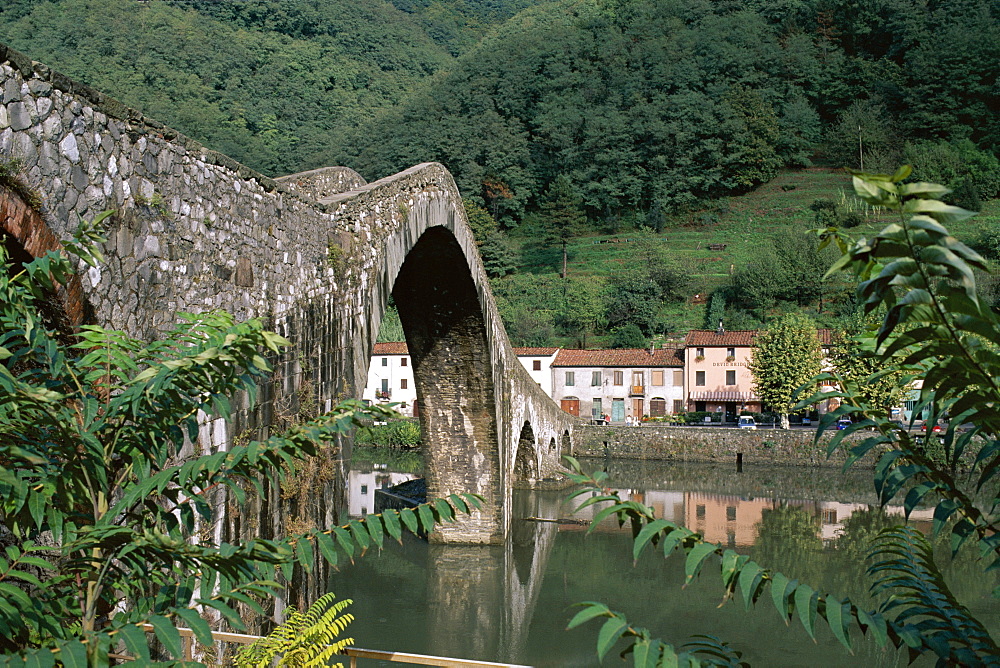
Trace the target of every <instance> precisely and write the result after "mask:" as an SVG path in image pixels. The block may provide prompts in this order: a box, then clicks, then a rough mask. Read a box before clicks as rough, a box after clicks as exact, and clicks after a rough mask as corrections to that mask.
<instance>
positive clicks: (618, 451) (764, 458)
mask: <svg viewBox="0 0 1000 668" xmlns="http://www.w3.org/2000/svg"><path fill="white" fill-rule="evenodd" d="M814 435H815V431H814V430H812V429H758V430H752V429H734V428H729V429H726V428H713V427H670V426H651V425H643V426H641V427H613V426H594V425H583V426H579V427H577V428H576V431H575V432H574V448H573V454H574V455H576V456H578V457H605V456H610V457H614V458H618V459H636V460H676V461H704V462H722V463H727V464H728V463H733V462H735V461H736V454H737V453H742V454H743V461H744V463H747V464H750V463H773V464H795V465H809V466H818V465H822V466H842V465H843V463H844V460H845V458H844V455H843V453H842V451H839V450H838V452H836V453H835V454H834V456H833V457H831V458H827V456H826V446H827V444H828V443H829V441H830V438H831V436H832V432H827V433H826V434H824V435H823V437H822V438H821V439H820V442H819V444H818V445H814V444H813V437H814ZM852 436H853V439H856V440H860V439H861V438H862V437H861V436H858V435H852Z"/></svg>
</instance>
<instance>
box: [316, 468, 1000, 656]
mask: <svg viewBox="0 0 1000 668" xmlns="http://www.w3.org/2000/svg"><path fill="white" fill-rule="evenodd" d="M595 465H600V466H602V467H603V466H607V468H608V470H609V472H610V474H611V476H612V483H613V484H615V485H616V486H619V485H620V487H619V488H618V489H619V492H620V495H621V496H622V498H629V499H632V500H635V501H638V502H641V503H645V504H647V505H650V506H652V507H654V508H655V510H656V513H657V516H659V517H664V518H666V519H671V520H674V521H676V522H679V523H682V524H685V525H686V526H689V527H691V528H693V529H695V530H698V531H701V532H703V533H704V535H705V536H706V537H707V538H708V539H709V540H711V541H713V542H720V543H722V544H723V545H730V546H732V547H734V548H735V549H737V550H738V551H740V552H743V553H746V554H749V555H750V556H751V557H752V558H753V559H754V560H756V561H757V562H758V563H761V564H763V565H765V566H767V567H769V568H773V569H775V570H779V571H781V572H784V573H785V574H786V575H788V576H789V577H792V578H799V579H800V580H802V581H805V582H808V583H810V584H811V585H813V586H814V587H816V588H819V589H823V590H826V591H829V592H831V593H835V594H837V595H839V596H850V597H851V598H852V600H855V601H856V602H859V603H864V602H866V601H868V602H869V603H868V604H869V605H870V607H872V608H874V607H876V606H877V604H878V602H876V601H870V599H869V598H868V591H867V587H868V582H869V581H868V579H867V576H866V575H865V572H864V570H865V555H866V554H867V551H868V545H869V542H870V539H871V537H873V536H874V535H875V534H876V533H877V532H878V530H879V529H880V528H882V527H883V526H886V525H890V524H894V523H897V522H898V521H899V518H896V517H892V515H893V514H894V513H901V508H894V507H890V509H889V512H888V514H887V513H886V512H884V511H882V510H881V509H878V508H873V506H874V503H875V499H874V495H873V492H872V491H871V474H870V473H868V474H864V473H863V472H861V474H860V475H858V476H855V477H852V476H841V475H840V474H839V472H838V471H835V470H831V469H821V470H813V469H802V468H781V467H773V468H768V469H761V468H753V469H747V471H746V473H744V474H741V475H738V476H737V475H734V474H733V473H732V470H731V469H730V468H723V467H715V466H711V465H708V466H706V465H691V464H684V465H667V464H664V463H650V462H643V463H642V465H641V466H636V465H635V463H626V464H618V463H615V462H596V463H595ZM369 468H372V467H369ZM390 469H391V467H389V468H386V469H378V468H374V469H373V470H372V471H370V472H369V474H372V475H375V476H376V478H374V479H367V478H366V480H369V482H368V483H367V484H370V485H380V484H381V483H382V482H383V481H385V476H389V479H392V476H393V475H394V474H392V472H391V470H390ZM366 475H368V474H366ZM379 475H381V476H383V477H382V478H379V477H378V476H379ZM358 480H359V481H360V480H361V478H358ZM369 489H370V490H371V489H373V488H369ZM786 490H787V491H786ZM359 491H360V490H352V499H353V498H355V496H354V495H357V496H358V497H360V496H363V495H360V494H357V492H359ZM565 496H566V494H565V493H540V492H516V494H515V508H514V513H513V516H514V517H515V518H525V517H543V518H551V519H557V518H560V517H564V518H565V517H568V516H569V514H570V512H571V508H569V507H568V506H566V505H565V504H564V503H563V499H564V498H565ZM580 500H581V499H577V501H576V502H575V503H574V506H575V505H576V504H578V503H579V501H580ZM353 508H354V506H353V505H352V510H353ZM596 512H597V509H596V508H594V507H590V508H588V509H586V510H585V511H584V515H586V516H593V514H594V513H596ZM914 516H915V517H918V518H919V519H918V520H917V522H916V524H917V525H918V526H925V525H926V524H927V523H928V521H929V519H930V515H929V511H927V510H918V511H916V513H914ZM586 530H587V527H586V526H580V525H574V524H557V523H555V522H525V521H519V522H516V523H515V525H514V526H513V528H512V534H511V539H510V541H509V542H508V545H506V546H503V547H499V546H474V547H472V546H469V547H457V546H441V545H435V546H429V545H427V544H426V543H422V542H420V541H416V540H412V541H406V544H405V546H404V547H403V548H398V547H396V546H393V547H391V548H387V549H386V550H385V551H383V552H382V553H381V554H378V555H368V556H366V557H365V558H364V559H361V560H359V561H358V562H357V564H355V565H354V566H352V567H350V568H348V569H345V570H344V571H343V572H342V573H340V574H338V575H337V576H335V577H334V578H333V581H332V582H331V589H332V590H333V591H335V592H336V593H337V594H338V595H340V596H343V597H350V598H353V599H355V605H354V607H353V612H354V614H355V615H356V618H357V621H356V622H355V623H354V625H353V626H352V628H351V634H352V635H353V636H354V637H355V638H356V639H357V644H358V645H359V646H362V647H375V648H379V649H387V650H390V649H391V650H398V651H410V652H418V653H426V654H436V655H443V656H453V657H462V658H473V659H481V660H487V661H505V662H512V663H525V664H530V665H535V666H596V665H598V662H597V659H596V654H595V650H594V648H595V646H596V638H597V632H598V630H599V625H597V624H591V625H589V628H588V625H585V626H584V627H582V628H578V629H574V630H573V631H566V630H565V626H566V623H567V621H568V620H569V618H570V617H571V616H572V615H573V613H574V610H573V609H572V607H571V606H572V605H573V604H575V603H579V602H580V601H586V600H600V601H602V602H605V603H607V604H608V605H609V606H610V607H611V608H612V609H617V610H621V611H623V612H625V613H626V614H627V615H628V617H629V619H630V620H631V621H633V622H634V623H636V624H639V625H642V626H645V627H647V628H650V629H651V630H652V631H653V632H654V633H655V634H657V635H659V636H660V637H662V638H663V639H664V640H666V641H668V642H672V643H682V642H684V641H685V639H686V638H687V637H688V636H690V635H693V634H698V633H711V634H714V635H717V636H719V637H720V638H723V639H724V640H726V641H728V642H730V643H731V644H732V645H733V646H734V647H736V648H738V649H740V650H741V651H743V652H744V653H745V657H744V658H745V659H747V660H748V661H750V663H751V664H754V665H845V666H850V665H885V666H889V665H897V664H898V665H900V666H903V665H906V660H905V655H902V656H897V655H896V653H894V652H888V651H886V650H882V649H879V648H877V647H875V646H874V644H872V643H871V642H870V640H868V639H864V638H860V637H859V638H858V648H857V654H856V656H854V657H851V656H849V655H848V654H847V653H846V652H845V651H844V650H843V649H842V648H841V647H840V645H839V643H838V642H837V641H836V640H835V639H834V638H833V637H832V636H831V635H830V634H829V633H828V632H826V631H825V630H820V632H819V633H818V634H817V641H816V643H815V644H814V643H813V642H812V641H811V640H810V639H809V638H808V637H807V636H806V634H805V632H804V631H803V630H801V628H797V627H796V626H794V625H793V626H791V627H786V625H785V624H784V623H783V622H782V621H781V620H780V619H779V618H778V615H777V614H776V613H775V611H774V610H773V608H772V607H771V606H770V605H769V604H768V603H767V601H766V600H765V601H764V602H762V603H760V604H759V605H758V609H756V610H754V611H752V612H750V613H745V612H744V611H743V610H742V605H739V606H737V605H736V604H733V603H732V602H730V603H727V604H726V605H724V606H721V607H718V604H719V602H720V601H721V600H722V587H721V585H720V583H719V582H718V579H719V578H718V574H717V572H716V574H715V576H714V577H713V576H712V575H711V570H710V569H709V570H707V571H706V574H705V575H704V576H703V577H702V578H700V579H699V580H697V581H695V582H694V583H692V585H690V586H689V587H687V588H684V589H682V587H681V585H682V583H683V582H684V564H683V559H679V558H677V557H676V556H675V557H673V558H670V559H668V560H666V561H664V560H663V559H662V557H658V556H656V554H654V551H653V550H647V553H646V554H644V556H643V558H642V559H640V560H639V562H638V563H636V564H633V563H632V559H631V549H630V548H631V545H630V541H629V537H628V534H627V533H625V532H623V531H621V530H620V529H619V528H618V526H617V523H615V522H613V521H608V522H605V523H602V525H601V526H599V527H597V529H596V530H595V531H594V532H593V533H591V534H589V535H587V533H586ZM940 552H941V554H940V558H939V561H938V563H939V564H943V565H944V566H943V568H942V570H944V571H945V573H946V576H947V578H948V580H949V582H950V584H951V586H952V587H953V590H954V592H955V593H956V595H957V596H958V597H959V599H960V600H961V601H962V602H963V603H965V604H966V605H968V606H969V607H970V608H971V609H972V611H973V613H974V614H977V615H979V616H980V618H981V619H982V620H983V621H984V622H985V623H986V624H987V626H988V628H990V629H991V630H993V629H994V628H995V627H997V626H998V624H997V622H998V619H1000V614H998V613H1000V611H998V606H997V604H996V602H994V600H993V599H992V598H990V596H989V593H990V590H991V589H992V587H993V586H994V584H995V583H996V580H997V578H996V576H994V575H989V576H984V575H983V572H982V568H981V566H979V565H978V564H977V563H975V555H974V554H973V553H971V552H970V551H963V552H962V553H961V554H960V555H959V556H958V558H956V559H955V560H954V561H952V560H951V559H950V558H949V557H948V554H947V553H948V550H947V546H946V545H942V549H941V550H940ZM765 598H766V597H765ZM359 665H362V666H364V665H368V666H372V665H379V664H378V663H377V662H368V663H365V662H361V663H360V664H359Z"/></svg>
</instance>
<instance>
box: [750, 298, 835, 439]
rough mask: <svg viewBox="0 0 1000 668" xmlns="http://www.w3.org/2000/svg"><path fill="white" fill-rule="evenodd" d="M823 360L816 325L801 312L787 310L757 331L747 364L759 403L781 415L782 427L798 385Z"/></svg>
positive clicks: (794, 399)
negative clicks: (766, 326)
mask: <svg viewBox="0 0 1000 668" xmlns="http://www.w3.org/2000/svg"><path fill="white" fill-rule="evenodd" d="M822 364H823V350H822V349H821V348H820V345H819V338H817V336H816V326H815V325H814V324H813V323H812V321H811V320H809V318H807V317H806V316H804V315H801V314H799V313H789V314H788V315H785V316H783V317H782V318H781V319H780V320H777V321H776V322H774V323H773V324H772V325H771V326H770V327H768V328H767V329H766V330H764V331H763V332H761V333H759V334H758V335H757V338H756V339H755V340H754V345H753V354H752V356H751V358H750V362H749V363H748V364H747V366H748V367H749V369H750V372H751V373H752V374H753V382H754V390H755V391H756V392H757V395H758V396H759V397H760V401H761V403H762V404H763V405H764V406H766V407H768V408H770V409H771V410H773V411H775V412H777V413H779V414H780V415H781V428H782V429H788V414H789V413H790V412H791V410H792V407H793V406H794V405H795V403H796V401H797V391H798V389H799V388H800V387H802V386H803V385H805V384H806V383H808V382H809V380H810V379H811V378H812V377H813V376H815V375H817V374H818V373H819V372H820V370H821V368H822Z"/></svg>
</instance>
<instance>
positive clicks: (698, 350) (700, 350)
mask: <svg viewBox="0 0 1000 668" xmlns="http://www.w3.org/2000/svg"><path fill="white" fill-rule="evenodd" d="M694 356H695V357H704V356H705V349H704V348H695V349H694Z"/></svg>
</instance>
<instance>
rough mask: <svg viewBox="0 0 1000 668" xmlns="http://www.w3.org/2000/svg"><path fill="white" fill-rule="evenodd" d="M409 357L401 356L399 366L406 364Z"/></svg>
mask: <svg viewBox="0 0 1000 668" xmlns="http://www.w3.org/2000/svg"><path fill="white" fill-rule="evenodd" d="M408 359H409V358H408V357H400V358H399V366H406V360H408Z"/></svg>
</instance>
